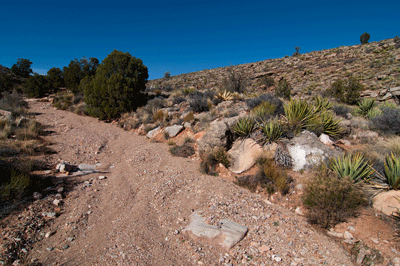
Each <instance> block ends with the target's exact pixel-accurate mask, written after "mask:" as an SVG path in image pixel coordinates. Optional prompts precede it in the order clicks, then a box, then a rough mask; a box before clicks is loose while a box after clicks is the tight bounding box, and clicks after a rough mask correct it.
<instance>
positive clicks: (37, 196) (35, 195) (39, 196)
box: [33, 192, 43, 199]
mask: <svg viewBox="0 0 400 266" xmlns="http://www.w3.org/2000/svg"><path fill="white" fill-rule="evenodd" d="M42 197H43V195H42V194H40V193H39V192H33V198H34V199H41V198H42Z"/></svg>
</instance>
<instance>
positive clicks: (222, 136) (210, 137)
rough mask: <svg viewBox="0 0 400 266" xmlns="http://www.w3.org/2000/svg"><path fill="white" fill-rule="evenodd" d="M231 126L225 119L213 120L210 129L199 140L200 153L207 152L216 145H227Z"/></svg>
mask: <svg viewBox="0 0 400 266" xmlns="http://www.w3.org/2000/svg"><path fill="white" fill-rule="evenodd" d="M229 134H230V131H229V128H228V125H227V124H226V123H225V122H224V120H222V121H221V120H215V121H213V122H211V124H210V127H209V129H208V130H207V132H206V133H205V134H204V135H203V137H202V138H201V139H200V140H199V141H198V144H199V153H200V154H201V153H204V152H207V151H208V150H211V149H213V148H215V147H225V146H226V144H227V141H228V138H229Z"/></svg>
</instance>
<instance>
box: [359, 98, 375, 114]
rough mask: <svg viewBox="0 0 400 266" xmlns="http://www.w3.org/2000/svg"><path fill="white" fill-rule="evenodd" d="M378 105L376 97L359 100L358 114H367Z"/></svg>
mask: <svg viewBox="0 0 400 266" xmlns="http://www.w3.org/2000/svg"><path fill="white" fill-rule="evenodd" d="M375 107H376V103H375V99H372V98H367V99H363V100H362V101H360V102H358V107H357V109H356V114H357V115H360V116H367V115H368V112H370V111H371V110H372V109H374V108H375Z"/></svg>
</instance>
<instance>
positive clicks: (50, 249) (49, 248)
mask: <svg viewBox="0 0 400 266" xmlns="http://www.w3.org/2000/svg"><path fill="white" fill-rule="evenodd" d="M53 249H54V248H53V247H48V248H46V250H47V251H52V250H53Z"/></svg>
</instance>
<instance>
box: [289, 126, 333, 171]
mask: <svg viewBox="0 0 400 266" xmlns="http://www.w3.org/2000/svg"><path fill="white" fill-rule="evenodd" d="M287 150H288V152H289V154H290V156H291V157H292V167H293V171H299V170H302V169H305V168H310V167H312V166H314V165H317V164H319V163H321V162H325V161H327V160H328V159H329V158H333V157H338V156H340V155H341V151H339V150H337V149H332V148H331V147H328V146H326V145H324V144H323V143H322V142H321V141H320V140H319V139H318V137H317V136H316V135H315V134H314V133H312V132H310V131H307V130H305V131H303V132H302V133H301V134H300V135H298V136H296V137H294V138H293V139H292V140H291V141H289V143H288V144H287Z"/></svg>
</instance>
